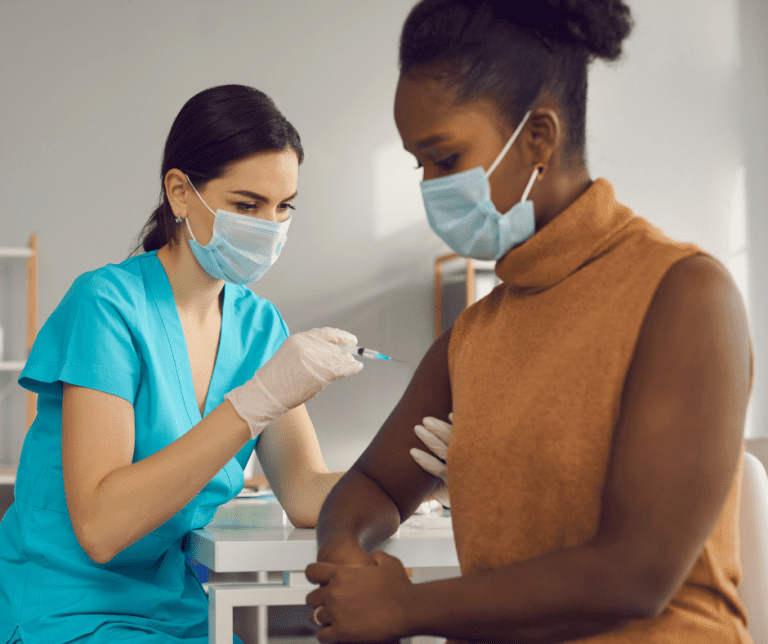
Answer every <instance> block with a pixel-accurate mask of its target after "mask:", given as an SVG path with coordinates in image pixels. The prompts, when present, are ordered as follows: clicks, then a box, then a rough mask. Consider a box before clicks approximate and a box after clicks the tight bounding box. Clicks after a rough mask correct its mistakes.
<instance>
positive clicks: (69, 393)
mask: <svg viewBox="0 0 768 644" xmlns="http://www.w3.org/2000/svg"><path fill="white" fill-rule="evenodd" d="M63 396H64V397H63V400H62V415H61V462H62V470H63V475H64V491H65V494H66V499H67V508H68V509H69V514H70V518H71V520H72V526H73V528H74V530H75V534H76V535H77V538H78V540H79V541H80V542H81V544H83V545H84V547H85V546H87V545H88V542H89V538H88V535H87V527H88V523H89V521H90V520H91V519H92V518H93V516H94V513H95V511H96V509H97V508H96V506H95V501H96V491H97V488H98V486H99V484H100V483H101V481H103V480H104V478H105V477H106V476H107V475H108V474H109V473H110V472H112V471H114V470H116V469H118V468H120V467H123V466H126V465H130V464H131V462H132V461H133V448H134V441H135V426H134V414H133V405H131V403H130V402H128V401H127V400H125V399H123V398H120V397H118V396H114V395H112V394H108V393H104V392H102V391H97V390H95V389H89V388H86V387H79V386H76V385H71V384H67V383H64V393H63Z"/></svg>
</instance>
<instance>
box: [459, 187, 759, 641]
mask: <svg viewBox="0 0 768 644" xmlns="http://www.w3.org/2000/svg"><path fill="white" fill-rule="evenodd" d="M701 252H702V251H701V250H700V249H699V248H697V247H696V246H694V245H692V244H683V243H678V242H675V241H673V240H671V239H669V238H668V237H666V236H665V235H664V234H663V233H662V232H661V231H660V230H658V229H657V228H655V227H653V226H652V225H650V224H649V223H648V222H647V221H645V220H644V219H642V218H640V217H636V216H634V215H633V213H632V211H631V210H630V209H629V208H626V207H625V206H623V205H621V204H619V203H618V202H617V201H616V198H615V196H614V192H613V188H612V187H611V185H610V184H609V183H608V182H607V181H606V180H604V179H598V180H596V181H595V182H594V183H593V184H592V185H591V186H590V187H589V188H588V189H587V191H586V192H585V193H584V194H582V195H581V197H579V198H578V199H577V200H576V201H575V202H574V203H573V204H571V205H570V206H569V207H568V208H567V209H566V210H565V211H563V212H562V213H561V214H560V215H558V216H557V217H556V218H555V219H553V220H552V221H551V222H550V223H549V224H548V225H546V226H545V227H544V228H542V229H541V230H540V231H538V232H537V233H536V234H535V235H534V236H533V237H532V238H530V239H529V240H528V241H526V242H525V243H524V244H522V245H520V246H518V247H517V248H514V249H513V250H511V251H510V252H509V253H507V255H506V256H505V257H504V258H502V259H501V260H500V261H499V262H498V263H497V265H496V273H497V275H498V276H499V278H501V280H502V283H501V284H500V285H499V286H498V287H496V289H494V290H493V292H492V293H490V294H489V295H488V296H487V297H485V298H483V299H482V300H480V301H479V302H477V303H476V304H474V305H472V306H471V307H469V308H468V309H466V310H465V311H464V312H463V313H462V314H461V316H460V317H459V319H458V320H457V322H456V324H455V325H454V327H453V331H452V334H451V341H450V346H449V353H448V364H449V373H450V379H451V390H452V392H453V411H454V425H453V437H452V441H451V444H450V448H449V452H448V460H447V463H448V477H449V487H450V495H451V513H452V516H453V528H454V534H455V539H456V547H457V551H458V555H459V561H460V563H461V568H462V572H463V574H471V573H473V572H477V571H485V570H490V569H493V568H498V567H501V566H503V565H506V564H509V563H513V562H516V561H522V560H525V559H529V558H532V557H536V556H538V555H542V554H545V553H549V552H552V551H555V550H558V549H563V548H568V547H573V546H578V545H582V544H584V543H586V542H588V541H590V540H591V539H592V538H593V537H594V536H595V535H596V533H597V528H598V520H599V517H600V506H601V495H602V490H603V485H604V480H605V477H606V473H607V465H608V459H609V454H610V447H611V438H612V435H613V432H614V427H615V424H616V421H617V418H618V414H619V407H620V402H621V394H622V389H623V386H624V381H625V378H626V374H627V371H628V369H629V366H630V362H631V360H632V357H633V353H634V348H635V344H636V342H637V339H638V336H639V333H640V328H641V325H642V323H643V320H644V318H645V315H646V312H647V311H648V309H649V307H650V305H651V301H652V299H653V297H654V293H655V292H656V289H657V287H658V286H659V283H660V282H661V280H662V278H663V277H664V275H665V274H666V273H667V271H668V270H669V269H670V268H671V267H672V265H673V264H675V263H676V262H678V261H679V260H681V259H683V258H685V257H688V256H691V255H695V254H698V253H701ZM740 487H741V464H740V465H739V467H738V469H737V472H736V475H735V477H734V481H733V484H732V489H731V493H730V495H729V498H728V501H727V503H726V505H725V508H724V510H723V512H722V515H721V517H720V519H719V521H718V523H717V525H716V527H715V529H714V531H713V533H712V534H711V536H710V538H709V539H708V541H707V542H706V545H705V546H704V550H703V552H702V553H701V556H700V557H699V559H698V561H697V563H696V564H695V566H694V568H693V570H692V571H691V573H690V575H689V577H688V579H687V581H686V583H685V584H684V585H683V586H682V588H680V590H679V592H678V593H677V594H676V596H675V597H674V598H673V600H672V601H671V603H670V604H669V606H668V607H667V609H666V610H665V611H664V612H663V613H662V614H661V615H659V616H658V617H655V618H653V619H648V620H640V621H637V622H633V623H632V624H631V625H630V626H629V627H627V628H624V629H622V630H619V631H615V632H612V633H608V634H604V635H600V636H598V637H593V638H590V639H588V640H581V641H582V642H590V643H594V644H598V643H600V644H609V643H610V644H614V643H615V644H630V643H635V642H636V643H638V644H639V643H640V642H642V643H643V644H649V643H662V642H663V643H665V644H672V643H675V644H677V643H680V642H701V643H715V642H717V643H721V642H728V643H730V642H734V643H735V642H746V643H751V642H752V640H751V638H750V636H749V634H748V633H747V630H746V627H745V623H746V615H745V611H744V608H743V606H742V604H741V602H740V600H739V598H738V595H737V592H736V586H737V584H738V582H739V579H740V576H741V570H740V564H739V553H738V506H739V493H740Z"/></svg>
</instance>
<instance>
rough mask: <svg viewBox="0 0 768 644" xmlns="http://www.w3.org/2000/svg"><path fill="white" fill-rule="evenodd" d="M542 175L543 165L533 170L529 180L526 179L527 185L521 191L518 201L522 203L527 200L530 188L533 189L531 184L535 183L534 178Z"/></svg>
mask: <svg viewBox="0 0 768 644" xmlns="http://www.w3.org/2000/svg"><path fill="white" fill-rule="evenodd" d="M542 174H544V166H543V165H537V166H536V167H535V168H534V169H533V174H532V175H531V178H530V179H528V185H527V186H525V190H524V191H523V196H522V197H520V201H521V202H523V201H525V200H526V199H527V198H528V193H529V192H530V191H531V188H533V182H534V181H536V177H538V176H541V175H542Z"/></svg>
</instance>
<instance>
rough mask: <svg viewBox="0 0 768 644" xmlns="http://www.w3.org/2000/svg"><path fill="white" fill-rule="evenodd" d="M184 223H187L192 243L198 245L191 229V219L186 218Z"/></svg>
mask: <svg viewBox="0 0 768 644" xmlns="http://www.w3.org/2000/svg"><path fill="white" fill-rule="evenodd" d="M184 221H185V222H187V230H188V231H189V235H190V237H192V241H193V242H195V243H197V240H196V239H195V235H194V234H193V233H192V229H191V228H190V227H189V217H184Z"/></svg>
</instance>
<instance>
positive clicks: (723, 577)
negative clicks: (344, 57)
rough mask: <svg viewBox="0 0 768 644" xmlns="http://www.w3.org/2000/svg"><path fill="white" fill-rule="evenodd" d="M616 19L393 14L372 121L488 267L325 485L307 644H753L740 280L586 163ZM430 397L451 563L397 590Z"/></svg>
mask: <svg viewBox="0 0 768 644" xmlns="http://www.w3.org/2000/svg"><path fill="white" fill-rule="evenodd" d="M631 24H632V23H631V18H630V11H629V9H628V8H627V6H626V5H625V4H624V3H623V2H621V1H620V0H591V1H589V0H575V1H573V2H567V3H566V2H554V1H551V2H540V3H512V2H488V1H486V2H481V1H469V0H423V1H422V2H420V3H419V4H418V5H417V6H416V7H415V8H414V9H413V10H412V11H411V13H410V15H409V17H408V19H407V20H406V23H405V25H404V27H403V31H402V37H401V42H400V80H399V83H398V87H397V93H396V97H395V120H396V122H397V127H398V130H399V132H400V135H401V137H402V140H403V145H404V146H405V148H406V150H408V151H409V152H411V153H412V154H413V155H414V156H415V157H416V159H417V161H418V164H419V165H420V166H422V167H423V173H424V174H423V178H424V181H423V183H422V192H423V196H424V201H425V206H426V211H427V216H428V218H429V221H430V225H431V226H432V228H433V229H434V230H435V232H436V233H437V234H438V235H440V236H441V237H442V238H443V239H444V240H445V241H446V242H447V243H448V244H449V245H450V246H451V247H452V248H453V249H454V250H456V251H457V252H458V253H460V254H462V255H464V256H467V257H475V258H478V259H496V260H497V264H496V273H497V275H498V276H499V278H500V279H501V280H502V283H501V284H500V285H499V286H498V287H497V288H496V289H495V290H494V291H493V292H492V293H491V294H490V295H488V296H487V297H485V298H484V299H482V300H481V301H479V302H477V303H476V304H474V305H473V306H471V307H469V308H468V309H467V310H465V311H464V312H463V313H462V315H461V316H460V317H459V319H458V321H457V322H456V324H455V325H454V326H453V328H451V329H449V330H448V331H447V332H446V333H444V334H443V335H442V336H441V337H440V338H439V339H438V340H437V341H436V342H435V344H434V345H433V346H432V348H431V349H430V351H429V352H428V353H427V355H426V356H425V358H424V359H423V361H422V362H421V364H420V366H419V368H418V370H417V372H416V374H415V375H414V378H413V380H412V382H411V384H410V385H409V387H408V389H407V390H406V392H405V394H404V395H403V397H402V399H401V401H400V402H399V404H398V405H397V407H396V408H395V409H394V411H393V412H392V414H391V415H390V417H389V418H388V419H387V421H386V422H385V423H384V425H383V426H382V428H381V429H380V431H379V433H378V434H377V435H376V437H375V438H374V439H373V441H372V443H371V444H370V446H369V447H368V448H367V449H366V451H365V452H364V453H363V454H362V455H361V457H360V458H359V459H358V461H357V462H356V463H355V465H354V466H353V467H352V468H351V469H350V471H349V472H347V473H346V474H345V475H344V476H343V477H342V478H341V480H340V481H339V482H338V483H337V484H336V486H335V487H334V489H333V490H332V491H331V493H330V494H329V496H328V498H327V499H326V501H325V504H324V506H323V508H322V510H321V514H320V518H319V521H318V529H317V534H318V546H319V553H318V563H314V564H312V565H310V566H309V567H308V568H307V576H308V577H309V578H310V580H312V581H314V582H315V583H319V584H320V587H319V588H318V589H316V590H314V591H313V592H312V593H310V594H309V595H308V597H307V601H308V603H309V604H311V605H312V606H314V607H316V608H315V612H314V618H315V620H316V621H317V622H318V623H319V624H320V625H322V626H323V628H322V630H321V631H320V632H319V634H318V637H319V639H320V641H321V642H376V641H384V640H390V639H392V638H399V637H404V636H410V635H415V634H430V635H436V636H443V637H447V638H453V639H458V640H470V641H478V642H480V641H482V642H489V641H493V642H520V641H525V642H565V641H572V640H584V641H588V642H594V643H595V644H597V643H598V642H600V643H606V644H607V643H611V644H630V643H634V642H668V643H672V642H675V643H677V642H707V643H726V642H728V643H731V642H733V643H736V642H751V639H750V636H749V634H748V632H747V629H746V621H747V616H746V614H745V611H744V608H743V606H742V604H741V602H740V601H739V598H738V595H737V585H738V583H739V577H740V569H739V560H738V536H737V526H738V517H737V512H738V495H739V489H740V484H741V459H742V451H743V439H742V432H743V426H744V419H745V413H746V407H747V401H748V397H749V391H750V387H751V378H752V356H751V348H750V339H749V332H748V327H747V321H746V315H745V311H744V306H743V303H742V300H741V297H740V295H739V292H738V290H737V288H736V286H735V285H734V282H733V280H732V279H731V277H730V276H729V274H728V273H727V271H726V270H725V269H724V268H723V267H722V266H721V265H720V264H719V263H718V262H717V261H716V260H714V259H713V258H712V257H710V256H708V255H706V254H705V253H703V252H702V251H701V250H700V249H699V248H697V247H696V246H694V245H692V244H688V243H680V242H677V241H674V240H672V239H670V238H669V237H667V236H665V235H664V233H662V232H661V231H660V230H659V229H657V228H655V227H653V226H652V225H650V224H649V223H648V222H647V221H646V220H645V219H642V218H641V217H639V216H636V215H634V214H633V212H632V211H631V210H630V209H629V208H627V207H626V206H624V205H622V204H621V203H619V202H618V201H617V200H616V197H615V195H614V191H613V188H612V186H611V184H610V183H609V182H608V181H607V180H605V179H596V180H593V179H592V178H591V177H590V176H589V172H588V170H587V167H586V163H585V150H584V141H585V113H586V85H587V68H588V64H589V63H590V62H591V61H592V60H593V59H595V58H603V59H606V60H614V59H616V58H617V57H618V56H619V55H620V53H621V44H622V40H623V39H624V38H625V37H626V36H627V35H628V33H629V32H630V29H631ZM670 116H674V115H670ZM628 127H631V124H628ZM651 134H652V133H651ZM502 213H503V214H502ZM451 411H453V413H454V417H453V423H452V431H453V437H452V440H451V443H450V446H449V449H448V453H447V469H448V478H449V482H450V490H449V493H450V504H451V510H452V516H453V527H454V534H455V540H456V547H457V552H458V556H459V561H460V563H461V568H462V576H461V577H459V578H455V579H448V580H442V581H434V582H428V583H423V584H411V582H410V581H409V579H408V578H407V576H406V574H405V572H404V570H403V567H402V564H401V563H400V561H399V560H397V559H395V558H393V557H391V556H388V555H385V554H383V553H380V552H375V549H376V548H377V546H379V544H381V543H382V541H384V540H385V539H386V538H387V537H388V536H389V535H391V534H392V533H393V532H394V531H395V530H396V529H397V527H398V526H399V524H400V523H401V522H402V521H403V520H405V519H406V518H407V517H408V516H410V514H411V513H412V512H413V511H414V509H415V508H416V507H417V506H418V505H419V503H420V502H421V501H422V499H423V498H424V497H425V496H426V495H427V494H429V493H430V492H431V491H432V490H433V488H434V487H435V486H436V484H437V483H438V481H439V479H438V478H437V477H436V476H434V475H432V474H431V473H429V472H427V471H425V470H424V469H422V468H421V467H419V465H418V464H417V463H416V462H415V461H414V460H413V458H412V457H411V455H410V452H411V450H413V449H414V448H415V449H421V450H423V449H424V448H425V445H424V443H422V442H421V440H420V439H419V438H418V436H417V435H416V434H415V433H414V426H416V425H421V424H422V423H424V422H425V423H426V425H433V426H434V423H433V421H424V419H425V418H426V417H433V418H436V419H439V420H441V421H442V422H445V421H446V420H447V419H448V414H449V412H451ZM421 435H424V434H423V433H422V434H421Z"/></svg>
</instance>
